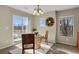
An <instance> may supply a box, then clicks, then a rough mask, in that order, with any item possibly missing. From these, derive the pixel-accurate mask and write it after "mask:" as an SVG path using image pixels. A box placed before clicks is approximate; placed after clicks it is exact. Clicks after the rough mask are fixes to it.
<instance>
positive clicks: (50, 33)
mask: <svg viewBox="0 0 79 59" xmlns="http://www.w3.org/2000/svg"><path fill="white" fill-rule="evenodd" d="M48 17H53V18H54V21H55V23H54V25H53V26H52V27H48V26H45V28H40V26H39V20H40V18H48ZM45 20H46V19H45ZM34 22H35V23H34V26H35V28H37V31H38V32H39V34H40V35H45V32H46V30H48V41H49V42H53V43H55V39H56V12H55V11H53V12H49V13H46V14H44V15H40V16H36V17H35V21H34Z"/></svg>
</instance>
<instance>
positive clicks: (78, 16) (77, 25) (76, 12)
mask: <svg viewBox="0 0 79 59" xmlns="http://www.w3.org/2000/svg"><path fill="white" fill-rule="evenodd" d="M72 15H73V16H74V31H73V32H74V36H73V38H68V37H65V38H66V39H64V38H63V37H60V33H59V22H58V20H59V18H60V17H63V16H72ZM78 31H79V8H75V9H69V10H64V11H59V12H57V42H58V43H64V44H68V45H73V46H76V44H77V43H76V42H77V32H78Z"/></svg>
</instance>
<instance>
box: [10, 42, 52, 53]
mask: <svg viewBox="0 0 79 59" xmlns="http://www.w3.org/2000/svg"><path fill="white" fill-rule="evenodd" d="M15 46H16V47H17V48H16V49H14V50H11V51H9V53H11V54H22V44H21V43H20V44H17V45H15ZM52 46H53V43H48V45H47V44H46V43H41V47H40V48H39V49H36V50H35V54H46V53H47V52H48V51H49V49H50V48H51V47H52ZM25 54H33V49H29V50H25Z"/></svg>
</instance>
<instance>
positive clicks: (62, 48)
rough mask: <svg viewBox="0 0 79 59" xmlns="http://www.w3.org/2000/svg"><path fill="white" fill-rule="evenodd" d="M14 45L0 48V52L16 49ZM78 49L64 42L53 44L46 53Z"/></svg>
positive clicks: (68, 51)
mask: <svg viewBox="0 0 79 59" xmlns="http://www.w3.org/2000/svg"><path fill="white" fill-rule="evenodd" d="M16 48H17V47H16V46H11V47H8V48H5V49H1V50H0V54H9V51H10V50H13V49H16ZM78 53H79V51H78V50H77V49H76V47H74V46H70V45H65V44H60V43H57V44H54V45H53V46H52V47H51V49H50V50H49V51H48V52H47V54H78Z"/></svg>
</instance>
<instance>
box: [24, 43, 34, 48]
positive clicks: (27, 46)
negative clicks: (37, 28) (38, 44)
mask: <svg viewBox="0 0 79 59" xmlns="http://www.w3.org/2000/svg"><path fill="white" fill-rule="evenodd" d="M24 48H25V49H29V48H30V49H31V48H33V44H26V45H24Z"/></svg>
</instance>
